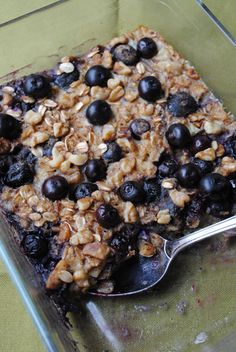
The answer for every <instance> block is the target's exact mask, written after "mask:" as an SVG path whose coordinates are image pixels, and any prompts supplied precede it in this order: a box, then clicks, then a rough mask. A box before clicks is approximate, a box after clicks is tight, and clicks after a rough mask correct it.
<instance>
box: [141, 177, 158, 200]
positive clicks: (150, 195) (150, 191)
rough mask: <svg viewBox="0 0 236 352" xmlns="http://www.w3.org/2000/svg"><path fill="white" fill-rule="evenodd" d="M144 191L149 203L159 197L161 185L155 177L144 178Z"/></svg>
mask: <svg viewBox="0 0 236 352" xmlns="http://www.w3.org/2000/svg"><path fill="white" fill-rule="evenodd" d="M143 189H144V191H145V193H146V202H147V203H151V202H154V201H155V200H157V199H158V198H159V197H160V193H161V187H160V185H159V183H158V182H157V180H156V179H150V180H146V181H145V182H144V184H143Z"/></svg>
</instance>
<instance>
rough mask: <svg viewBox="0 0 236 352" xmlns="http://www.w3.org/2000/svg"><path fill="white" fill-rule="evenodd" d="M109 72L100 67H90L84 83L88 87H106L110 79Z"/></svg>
mask: <svg viewBox="0 0 236 352" xmlns="http://www.w3.org/2000/svg"><path fill="white" fill-rule="evenodd" d="M111 77H112V75H111V71H110V70H108V69H107V68H105V67H104V66H101V65H95V66H92V67H91V68H90V69H89V70H88V71H87V72H86V74H85V83H86V84H87V85H88V86H91V87H92V86H100V87H106V86H107V81H108V80H109V78H111Z"/></svg>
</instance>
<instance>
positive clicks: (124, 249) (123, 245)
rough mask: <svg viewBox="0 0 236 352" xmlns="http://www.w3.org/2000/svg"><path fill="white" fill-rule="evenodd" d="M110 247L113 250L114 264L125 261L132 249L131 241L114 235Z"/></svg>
mask: <svg viewBox="0 0 236 352" xmlns="http://www.w3.org/2000/svg"><path fill="white" fill-rule="evenodd" d="M110 247H111V248H112V249H113V250H114V252H115V253H114V261H115V263H116V264H120V263H121V262H122V261H124V260H125V259H126V257H127V256H128V254H129V252H130V251H132V250H133V249H134V246H133V243H132V241H131V240H130V239H129V238H127V237H124V236H122V235H120V234H119V233H118V234H114V236H113V238H112V240H111V242H110Z"/></svg>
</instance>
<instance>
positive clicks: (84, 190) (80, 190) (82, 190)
mask: <svg viewBox="0 0 236 352" xmlns="http://www.w3.org/2000/svg"><path fill="white" fill-rule="evenodd" d="M97 189H98V186H97V185H96V184H94V183H91V182H82V183H79V184H78V185H76V186H75V187H74V189H73V191H72V192H71V195H70V198H71V199H72V200H75V201H77V200H78V199H81V198H85V197H91V194H92V193H93V192H95V191H96V190H97Z"/></svg>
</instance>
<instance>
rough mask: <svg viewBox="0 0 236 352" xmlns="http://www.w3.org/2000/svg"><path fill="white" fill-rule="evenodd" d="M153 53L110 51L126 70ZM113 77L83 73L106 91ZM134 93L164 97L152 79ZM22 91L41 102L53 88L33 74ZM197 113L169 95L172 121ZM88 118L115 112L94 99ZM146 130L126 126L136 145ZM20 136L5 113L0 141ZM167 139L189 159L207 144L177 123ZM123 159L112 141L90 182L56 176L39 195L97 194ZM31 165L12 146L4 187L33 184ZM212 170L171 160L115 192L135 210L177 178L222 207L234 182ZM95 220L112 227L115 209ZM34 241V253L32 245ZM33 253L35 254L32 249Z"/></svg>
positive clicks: (205, 164) (147, 48)
mask: <svg viewBox="0 0 236 352" xmlns="http://www.w3.org/2000/svg"><path fill="white" fill-rule="evenodd" d="M157 52H158V48H157V45H156V43H155V42H154V41H153V40H152V39H151V38H142V39H141V40H139V42H138V43H137V50H135V49H134V48H133V47H131V46H130V45H128V44H119V45H116V46H115V47H113V48H112V49H111V53H112V56H113V59H114V61H122V62H123V63H125V64H126V65H134V64H136V63H137V62H138V61H139V59H140V58H144V59H150V58H152V57H153V56H154V55H156V54H157ZM79 76H80V73H79V71H78V69H77V68H75V70H74V71H73V72H71V73H62V74H61V75H58V76H56V78H55V79H54V81H53V83H54V84H56V85H58V86H59V87H61V88H63V89H67V88H68V87H69V85H70V84H71V83H72V82H73V81H75V80H78V78H79ZM111 77H112V73H111V71H110V70H108V69H107V68H105V67H103V66H101V65H95V66H92V67H91V68H90V69H89V70H88V71H87V72H86V74H85V78H84V81H85V83H86V84H87V85H88V86H100V87H105V86H106V85H107V81H108V79H110V78H111ZM138 91H139V95H140V97H142V98H143V99H144V100H146V101H148V102H152V103H153V102H155V101H156V100H158V99H160V98H161V97H162V96H163V94H164V93H163V89H162V86H161V83H160V81H159V80H158V79H157V78H156V77H153V76H147V77H144V78H143V79H141V80H140V82H139V85H138ZM23 92H24V94H26V95H28V96H31V97H33V98H35V99H40V98H44V97H49V96H50V95H51V93H52V87H51V84H50V81H49V79H48V77H45V76H43V75H38V74H37V75H31V76H28V77H27V78H26V79H25V80H24V81H23ZM198 108H199V106H198V103H197V102H196V100H195V99H194V98H193V97H192V96H191V95H190V94H188V93H186V92H179V93H177V94H175V95H171V96H169V97H168V99H167V103H166V109H167V111H168V112H169V113H170V114H172V115H173V116H175V117H187V116H188V115H189V114H191V113H193V112H195V111H197V109H198ZM86 117H87V119H88V121H89V122H90V123H91V124H93V125H104V124H106V123H107V122H108V121H109V120H110V119H111V118H112V117H113V112H112V109H111V107H110V105H109V104H108V103H107V102H106V101H103V100H96V101H94V102H92V103H91V104H90V105H89V106H88V108H87V110H86ZM150 129H151V125H150V123H149V122H148V121H147V120H145V119H143V118H137V119H135V120H133V121H132V122H131V124H130V126H129V130H130V135H131V137H132V138H134V139H135V140H141V138H142V135H143V134H144V133H145V132H147V131H149V130H150ZM21 131H22V127H21V123H20V122H19V121H18V120H17V119H15V118H14V117H12V116H10V115H7V114H4V113H1V114H0V137H4V138H6V139H8V140H14V139H17V138H18V137H19V136H20V134H21ZM166 139H167V141H168V143H169V145H170V146H171V147H172V149H173V150H176V149H180V148H186V147H188V148H189V150H190V153H192V155H194V154H196V153H197V152H198V151H201V150H204V149H206V148H208V147H210V145H211V138H210V137H209V136H208V135H206V134H202V133H200V134H198V135H196V136H194V137H191V135H190V132H189V130H188V128H187V127H186V126H184V125H183V124H181V123H174V124H172V125H171V126H170V127H169V128H168V130H167V131H166ZM53 143H55V140H54V141H53V139H50V140H49V142H47V143H46V144H45V145H44V147H45V149H46V152H45V154H44V155H47V156H49V155H50V152H51V149H52V146H53ZM227 143H228V144H227ZM227 143H226V152H227V151H228V154H229V155H233V156H236V155H235V154H236V141H235V138H234V137H231V139H230V140H228V141H227ZM122 156H123V152H122V149H121V147H120V146H119V145H118V144H117V143H116V142H115V141H110V142H108V143H107V151H106V152H105V153H104V154H103V156H102V158H101V159H91V160H89V161H88V162H87V163H86V164H85V165H84V166H83V167H82V171H83V172H84V174H85V176H86V178H87V181H88V182H82V183H80V184H78V185H77V186H75V187H74V188H73V189H70V187H69V185H68V183H67V181H66V179H65V178H64V177H63V176H60V175H54V176H52V177H49V178H48V179H46V180H45V181H44V183H43V185H42V193H43V195H44V196H45V197H47V198H48V199H50V200H52V201H55V200H60V199H63V198H65V197H66V196H67V195H68V196H69V198H70V199H71V200H74V201H76V200H78V199H81V198H84V197H87V196H90V195H91V194H92V192H94V191H95V190H97V185H96V184H95V183H94V182H96V181H99V180H102V179H104V178H105V177H106V170H107V165H108V164H109V163H112V162H116V161H119V160H120V159H121V158H122ZM35 162H36V158H35V157H34V156H33V155H32V154H31V152H30V151H29V150H27V149H26V148H21V147H16V148H15V149H14V151H13V152H12V153H11V154H9V155H5V156H4V155H3V156H1V158H0V178H1V180H2V182H3V184H5V185H7V186H9V187H13V188H17V187H19V186H21V185H24V184H27V183H31V182H33V179H34V175H35ZM213 168H214V165H213V163H212V162H209V161H203V160H199V159H196V158H194V157H192V159H191V162H190V163H188V164H184V165H182V166H179V165H178V163H177V161H176V160H175V159H174V158H173V157H171V156H169V157H168V158H166V159H165V160H164V161H162V162H161V163H159V164H158V177H157V178H153V179H148V180H145V181H139V182H137V181H127V182H124V183H123V184H122V185H121V187H120V188H119V189H118V191H117V193H118V195H119V196H120V197H121V199H122V200H124V201H131V202H132V203H134V204H135V205H138V204H143V203H149V202H154V201H155V200H157V199H159V197H160V193H161V192H160V189H161V186H160V180H161V179H162V178H163V177H176V178H177V180H178V182H179V184H180V185H181V186H182V187H185V188H195V187H198V186H199V187H200V190H201V192H202V194H203V195H204V196H205V197H208V198H209V199H210V200H211V201H212V202H221V201H224V199H226V198H227V197H229V194H230V192H231V191H232V190H235V189H236V181H235V179H234V177H231V179H227V178H226V177H224V176H222V175H220V174H217V173H212V171H213ZM96 216H97V221H98V223H99V224H100V225H101V226H103V227H104V228H113V227H115V226H117V225H118V224H119V223H120V221H121V219H120V217H119V214H118V212H117V210H116V209H115V208H113V207H112V206H111V205H109V204H101V205H100V206H99V208H98V209H97V212H96ZM39 237H40V236H39ZM35 238H36V237H35ZM35 238H34V241H33V245H32V248H33V247H34V245H35V243H36V242H35V241H36V240H35ZM28 240H29V245H28V247H30V243H31V242H30V238H28ZM39 240H40V239H39ZM38 242H40V241H38ZM26 247H27V246H26ZM39 247H40V246H39ZM26 252H27V248H26ZM29 252H30V251H29ZM31 252H33V249H32V251H31ZM36 252H37V250H36Z"/></svg>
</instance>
